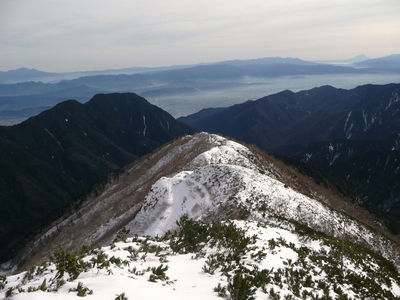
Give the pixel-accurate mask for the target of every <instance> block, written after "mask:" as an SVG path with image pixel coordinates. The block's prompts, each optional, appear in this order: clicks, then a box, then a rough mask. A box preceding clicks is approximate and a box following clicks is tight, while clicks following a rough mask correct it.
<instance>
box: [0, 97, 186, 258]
mask: <svg viewBox="0 0 400 300" xmlns="http://www.w3.org/2000/svg"><path fill="white" fill-rule="evenodd" d="M192 132H193V130H192V129H191V128H189V127H188V126H187V125H185V124H183V123H180V122H176V121H175V119H174V118H173V117H172V116H171V115H169V114H168V113H166V112H164V111H163V110H161V109H160V108H158V107H156V106H154V105H152V104H150V103H149V102H148V101H147V100H145V99H144V98H141V97H139V96H138V95H136V94H128V93H127V94H110V95H105V94H103V95H96V96H94V97H93V98H92V100H91V101H89V102H87V103H85V104H81V103H79V102H78V101H76V100H69V101H65V102H62V103H60V104H58V105H56V106H55V107H54V108H52V109H50V110H47V111H45V112H42V113H41V114H39V115H38V116H36V117H32V118H30V119H28V120H27V121H25V122H23V123H21V124H18V125H15V126H11V127H5V126H2V127H0V151H1V153H2V155H1V158H0V165H1V168H0V178H1V179H0V190H1V191H2V198H1V200H0V205H1V207H2V209H1V210H0V215H1V217H0V220H1V221H0V228H1V230H0V233H1V235H0V237H1V242H2V244H3V247H2V251H1V258H2V260H3V261H4V259H5V257H8V258H10V256H11V255H12V253H13V251H15V250H16V249H18V248H19V247H20V246H18V245H19V243H20V242H21V240H20V239H21V238H22V239H26V238H29V237H30V235H32V234H34V233H35V231H36V230H38V228H40V227H41V226H43V223H46V220H47V221H48V220H51V219H53V218H54V217H55V216H57V215H60V214H61V213H62V212H63V211H64V210H66V209H67V208H68V207H69V205H70V204H71V203H73V201H74V200H75V199H76V198H77V197H79V196H81V195H83V194H85V193H86V192H87V191H88V190H89V189H90V188H91V187H92V186H93V184H95V183H96V182H98V181H99V180H100V179H102V178H103V177H104V176H106V175H107V174H108V173H109V172H111V171H113V170H115V169H117V168H119V167H122V166H124V165H126V164H127V163H130V162H132V161H133V160H135V159H137V158H138V157H140V156H142V155H144V154H146V153H148V152H150V151H152V150H153V149H155V148H156V147H158V146H159V145H161V144H163V143H165V142H167V141H170V140H172V139H174V138H175V137H177V136H179V135H183V134H187V133H192ZM11 241H13V242H11Z"/></svg>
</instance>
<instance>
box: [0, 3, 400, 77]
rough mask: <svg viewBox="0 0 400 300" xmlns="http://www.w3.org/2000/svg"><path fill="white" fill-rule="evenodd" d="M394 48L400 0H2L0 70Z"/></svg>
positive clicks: (373, 53)
mask: <svg viewBox="0 0 400 300" xmlns="http://www.w3.org/2000/svg"><path fill="white" fill-rule="evenodd" d="M394 53H400V0H380V1H378V0H240V1H239V0H196V1H193V0H168V1H167V0H113V1H111V0H108V1H106V0H34V1H33V0H0V70H2V71H5V70H10V69H16V68H20V67H28V68H36V69H40V70H44V71H57V72H59V71H83V70H95V69H96V70H102V69H118V68H125V67H136V66H168V65H174V64H189V63H199V62H214V61H221V60H228V59H248V58H260V57H269V56H281V57H298V58H301V59H305V60H322V59H344V58H351V57H354V56H356V55H358V54H365V55H367V56H369V57H371V58H374V57H380V56H386V55H389V54H394Z"/></svg>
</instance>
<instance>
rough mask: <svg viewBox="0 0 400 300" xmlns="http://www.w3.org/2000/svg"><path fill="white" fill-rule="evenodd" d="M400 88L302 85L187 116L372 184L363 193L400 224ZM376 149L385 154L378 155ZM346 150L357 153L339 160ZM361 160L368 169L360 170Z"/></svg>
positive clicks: (202, 126) (354, 183) (203, 126)
mask: <svg viewBox="0 0 400 300" xmlns="http://www.w3.org/2000/svg"><path fill="white" fill-rule="evenodd" d="M399 91H400V85H399V84H394V83H393V84H386V85H371V84H369V85H363V86H359V87H357V88H354V89H350V90H345V89H336V88H334V87H331V86H322V87H319V88H313V89H311V90H304V91H300V92H296V93H294V92H291V91H283V92H280V93H277V94H273V95H270V96H266V97H263V98H261V99H259V100H256V101H251V102H244V103H242V104H237V105H234V106H231V107H228V108H224V109H218V111H215V110H212V109H210V110H208V112H207V111H206V113H205V114H204V112H203V114H204V115H203V116H201V115H197V114H195V115H192V116H188V117H185V118H180V119H179V120H182V121H185V122H187V123H188V124H189V125H191V126H192V127H194V128H195V129H197V130H199V131H201V130H204V131H208V132H214V133H218V134H222V135H226V136H230V137H233V138H236V139H238V140H240V141H244V142H246V143H250V144H252V143H254V144H256V145H258V146H259V147H260V148H262V149H263V150H267V151H270V152H277V153H280V154H283V155H289V156H293V157H294V158H297V159H300V160H301V161H303V162H307V163H310V164H312V165H314V166H315V167H318V168H320V169H321V170H322V171H324V172H328V174H330V175H331V176H333V177H335V178H336V179H337V180H339V181H341V182H343V184H346V185H349V187H350V188H353V189H355V190H357V189H358V191H361V190H360V189H359V188H358V187H359V186H364V185H367V187H368V188H367V189H364V190H365V192H364V193H361V194H360V195H359V197H360V198H362V199H363V201H364V204H365V205H366V206H367V207H369V208H370V209H371V211H374V213H377V214H379V215H380V216H382V217H383V216H384V217H385V218H389V219H390V220H391V221H390V222H391V227H392V228H393V230H394V231H395V232H399V228H400V227H399V225H400V224H399V223H398V221H397V220H398V213H399V209H398V203H399V196H398V195H399V188H398V184H397V182H398V180H399V179H398V176H399V174H398V172H397V171H396V170H398V167H399V164H398V162H397V161H396V157H398V153H399V149H398V147H397V145H398V143H399V142H400V141H399V140H398V138H397V134H398V133H399V132H400V131H399V130H400V123H399V115H398V114H399V111H400V100H399V99H400V98H399V95H400V92H399ZM192 120H193V121H192ZM356 144H359V146H356ZM335 145H341V146H340V147H339V146H335ZM345 145H346V146H345ZM361 145H368V147H366V148H363V147H361ZM337 149H340V151H337ZM374 149H376V150H379V151H380V153H381V154H379V153H376V154H374V155H372V151H375V150H374ZM382 151H383V152H382ZM365 152H371V155H370V156H368V155H367V154H364V153H365ZM348 153H350V154H351V155H350V156H349V155H348ZM362 155H363V157H364V159H362V158H361V157H362ZM357 156H358V157H357ZM311 157H312V158H311ZM338 157H339V158H338ZM346 157H351V161H348V162H347V163H346V164H341V165H340V167H339V165H338V166H335V164H336V163H339V161H341V160H342V158H343V159H344V158H346ZM387 160H390V161H391V162H392V164H391V168H392V170H393V171H396V172H394V173H393V174H392V175H391V176H389V177H388V176H387V175H388V174H389V173H385V172H383V171H384V169H385V161H387ZM357 166H359V168H360V170H363V171H360V172H359V171H358V167H357ZM368 170H370V171H371V172H372V173H370V172H369V171H368ZM388 170H389V169H388ZM383 173H385V174H386V175H385V176H383V175H382V174H383ZM371 174H375V175H371ZM368 175H371V177H370V178H368ZM349 179H350V180H349ZM382 180H385V181H386V180H389V181H386V183H387V189H382V188H381V182H382ZM361 192H362V191H361ZM378 199H379V201H378ZM392 213H393V214H392ZM396 228H397V229H396Z"/></svg>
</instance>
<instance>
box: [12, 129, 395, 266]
mask: <svg viewBox="0 0 400 300" xmlns="http://www.w3.org/2000/svg"><path fill="white" fill-rule="evenodd" d="M174 191H175V192H174ZM298 191H302V192H301V193H303V194H301V193H299V192H298ZM306 195H308V196H306ZM310 201H311V202H310ZM307 203H308V204H307ZM327 205H328V206H332V207H333V208H334V209H333V210H332V209H327V208H326V207H328V206H327ZM111 207H112V210H111V209H110V208H111ZM318 207H319V208H318ZM343 210H345V211H346V212H347V213H350V214H351V215H352V217H353V218H356V219H360V220H363V222H367V224H369V225H367V227H365V225H362V226H361V225H350V224H353V222H355V221H353V219H352V220H351V221H350V219H349V220H348V221H346V222H349V223H348V224H349V228H351V227H354V226H355V228H356V227H357V228H361V227H362V228H364V229H363V230H366V231H365V232H364V233H363V234H359V231H358V230H361V229H358V230H357V231H356V232H357V233H354V234H353V233H351V231H348V232H346V234H347V235H348V236H349V238H350V237H351V239H352V240H353V241H358V242H362V243H363V244H368V245H369V246H370V247H372V249H375V251H378V252H380V253H381V254H383V255H385V256H387V258H388V259H390V260H392V261H393V260H394V261H395V258H394V256H393V254H390V253H392V252H391V251H394V249H395V248H393V247H394V244H392V246H390V245H391V243H392V242H390V239H387V238H379V237H378V236H379V235H376V233H374V232H375V231H371V229H369V228H376V229H375V230H379V231H380V230H382V229H383V228H382V227H380V226H381V225H378V226H377V224H376V223H374V219H373V218H371V216H369V215H368V213H366V212H365V211H363V210H361V209H360V208H359V207H356V206H354V204H351V202H349V200H344V199H343V198H341V197H340V196H338V195H335V194H333V193H332V192H328V191H327V190H326V189H324V188H322V187H321V186H318V185H316V184H315V183H314V182H313V181H312V180H310V179H309V178H307V177H304V176H302V175H300V174H299V173H297V172H296V171H294V170H293V169H291V168H290V167H288V166H286V165H285V164H283V163H282V162H280V161H279V160H276V159H274V158H272V157H271V156H268V155H267V154H265V153H263V152H262V151H260V150H256V148H254V149H252V150H250V149H249V148H247V147H245V146H243V145H240V144H238V143H236V142H233V141H230V140H227V139H225V138H222V137H220V136H216V135H210V134H207V133H200V134H196V135H194V136H184V137H182V138H179V139H177V140H175V141H174V142H171V143H169V144H167V145H166V146H163V147H161V148H159V149H157V150H156V151H155V152H153V153H151V154H148V155H146V156H145V157H143V158H141V159H139V160H138V161H137V162H134V163H133V164H131V165H129V166H126V167H124V168H123V169H122V170H121V171H119V172H117V173H114V174H111V175H110V176H109V177H108V180H106V181H105V182H104V183H103V184H102V185H100V186H97V187H95V188H94V189H93V190H92V192H91V193H90V194H89V195H88V196H87V198H86V199H82V201H81V204H80V205H79V206H77V207H76V208H75V209H74V211H73V212H71V213H70V214H69V215H67V216H64V217H63V218H61V219H60V220H58V221H57V222H56V223H54V225H53V227H51V228H49V229H48V230H47V232H45V233H43V234H42V235H41V236H40V237H38V238H37V240H36V242H35V243H34V244H31V245H30V246H29V247H28V248H26V249H25V250H24V251H22V252H21V253H20V255H22V256H18V257H17V258H16V259H15V262H14V264H17V265H18V263H17V262H25V265H24V266H20V267H23V269H26V268H28V267H29V266H30V265H31V264H32V263H33V262H36V263H40V261H41V260H43V259H45V258H46V256H48V255H49V253H52V251H55V250H56V249H57V248H58V247H59V246H60V245H62V246H63V247H64V248H65V249H66V250H67V251H77V250H78V248H80V246H82V245H87V246H89V247H94V246H98V245H106V244H107V243H110V242H111V241H112V239H113V238H114V237H115V235H116V234H117V232H118V230H121V229H122V228H123V227H125V228H128V229H130V231H131V234H138V235H149V234H150V235H152V236H157V235H158V236H161V235H162V234H164V233H166V232H168V231H171V230H174V228H175V221H177V220H179V218H180V217H181V216H183V215H185V214H188V215H189V216H191V217H193V218H195V219H196V218H199V217H200V218H201V219H209V220H210V218H211V220H220V219H221V218H222V219H230V218H239V219H248V218H250V219H255V220H258V219H259V220H264V219H265V218H267V219H268V218H275V216H278V218H284V219H288V220H291V221H295V222H298V223H301V224H303V225H305V226H307V227H311V228H313V229H314V230H318V231H322V232H325V234H328V235H334V236H340V234H341V230H339V228H341V226H340V222H341V221H340V220H341V217H338V216H340V214H341V213H342V212H341V211H343ZM316 211H320V213H315V212H316ZM368 220H369V221H368ZM339 221H340V222H339ZM331 222H333V223H332V224H330V223H331ZM335 222H336V224H335ZM357 222H358V221H357ZM327 224H330V225H327ZM354 224H356V223H354ZM359 226H361V227H359ZM77 228H79V230H78V231H77ZM383 232H384V231H383ZM389 236H390V235H389ZM391 238H392V237H391ZM363 239H373V240H374V242H373V243H372V242H370V241H368V240H364V241H362V240H363ZM382 243H383V244H382ZM383 245H385V246H383ZM385 249H386V250H385ZM381 251H383V252H381ZM31 256H32V257H31ZM14 267H15V265H14Z"/></svg>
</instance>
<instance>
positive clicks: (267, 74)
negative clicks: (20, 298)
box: [0, 55, 400, 125]
mask: <svg viewBox="0 0 400 300" xmlns="http://www.w3.org/2000/svg"><path fill="white" fill-rule="evenodd" d="M339 74H343V75H346V76H349V75H352V74H354V75H355V76H359V77H363V76H365V75H366V74H370V75H371V76H372V75H375V76H377V74H381V75H382V76H388V74H394V75H393V76H394V77H395V78H398V77H399V76H400V58H399V55H392V56H389V57H385V58H380V59H376V60H366V61H364V62H359V63H358V65H357V66H356V67H355V65H347V64H346V65H340V64H339V65H337V64H336V65H335V64H326V63H322V64H321V63H319V64H318V63H315V62H308V61H304V60H300V59H297V58H281V57H273V58H260V59H250V60H231V61H224V62H217V63H213V64H198V65H186V66H171V67H160V68H130V69H121V70H105V71H92V72H83V73H79V72H78V73H49V72H42V71H38V70H32V69H26V68H22V69H18V70H13V71H7V72H0V112H2V114H1V118H0V124H6V125H9V124H15V123H18V122H21V120H24V119H26V118H27V116H33V115H36V114H37V109H38V107H42V109H47V108H50V107H53V106H54V105H56V104H57V103H59V102H61V101H65V100H68V99H75V100H77V101H80V102H86V101H88V100H89V99H90V98H91V97H92V96H93V95H95V94H98V93H113V92H134V93H136V94H139V95H141V96H143V97H146V98H147V99H149V101H151V102H152V103H153V104H156V105H157V106H159V107H161V108H163V109H164V110H167V111H169V112H170V113H171V114H172V115H174V116H175V117H178V116H182V115H187V114H191V113H194V112H196V111H198V110H200V109H201V108H204V107H208V106H207V104H204V105H203V106H201V105H200V104H198V103H200V102H204V100H207V99H208V98H210V95H212V94H213V93H214V94H216V93H219V94H220V97H218V99H215V100H213V99H214V98H212V99H211V100H210V103H212V102H215V101H223V100H224V99H226V98H228V99H229V98H237V97H238V95H240V93H241V92H240V88H246V89H247V90H248V92H247V94H248V95H244V96H243V97H244V99H243V98H239V99H238V102H235V103H239V102H240V99H243V101H245V100H248V99H257V98H258V97H261V96H263V95H265V94H269V93H268V92H265V90H268V89H269V87H270V86H271V83H268V82H267V81H269V80H271V79H273V78H274V79H276V78H282V77H287V78H296V77H297V78H298V77H302V76H319V75H339ZM293 80H294V79H293ZM260 81H261V82H264V84H265V85H264V86H263V87H264V92H263V93H259V92H257V93H256V95H257V98H255V97H254V96H253V95H254V91H255V90H257V89H260ZM343 81H345V79H343ZM356 82H357V81H355V85H356ZM367 82H368V83H370V82H369V81H367ZM385 82H387V81H385ZM363 83H366V82H365V81H363ZM268 84H269V85H268ZM323 84H332V83H330V82H324V83H323ZM319 85H320V84H316V85H312V86H319ZM355 85H353V86H355ZM312 86H307V88H309V87H312ZM286 88H288V87H286ZM282 89H284V88H282ZM279 90H281V89H278V90H276V91H279ZM161 99H162V100H161ZM189 99H190V101H189ZM196 99H197V100H196ZM199 99H200V100H199ZM194 102H197V104H193V103H194ZM182 104H185V106H183V105H182ZM191 105H192V106H193V108H190V106H191ZM183 107H185V109H184V110H182V108H183ZM8 112H10V113H8Z"/></svg>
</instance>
